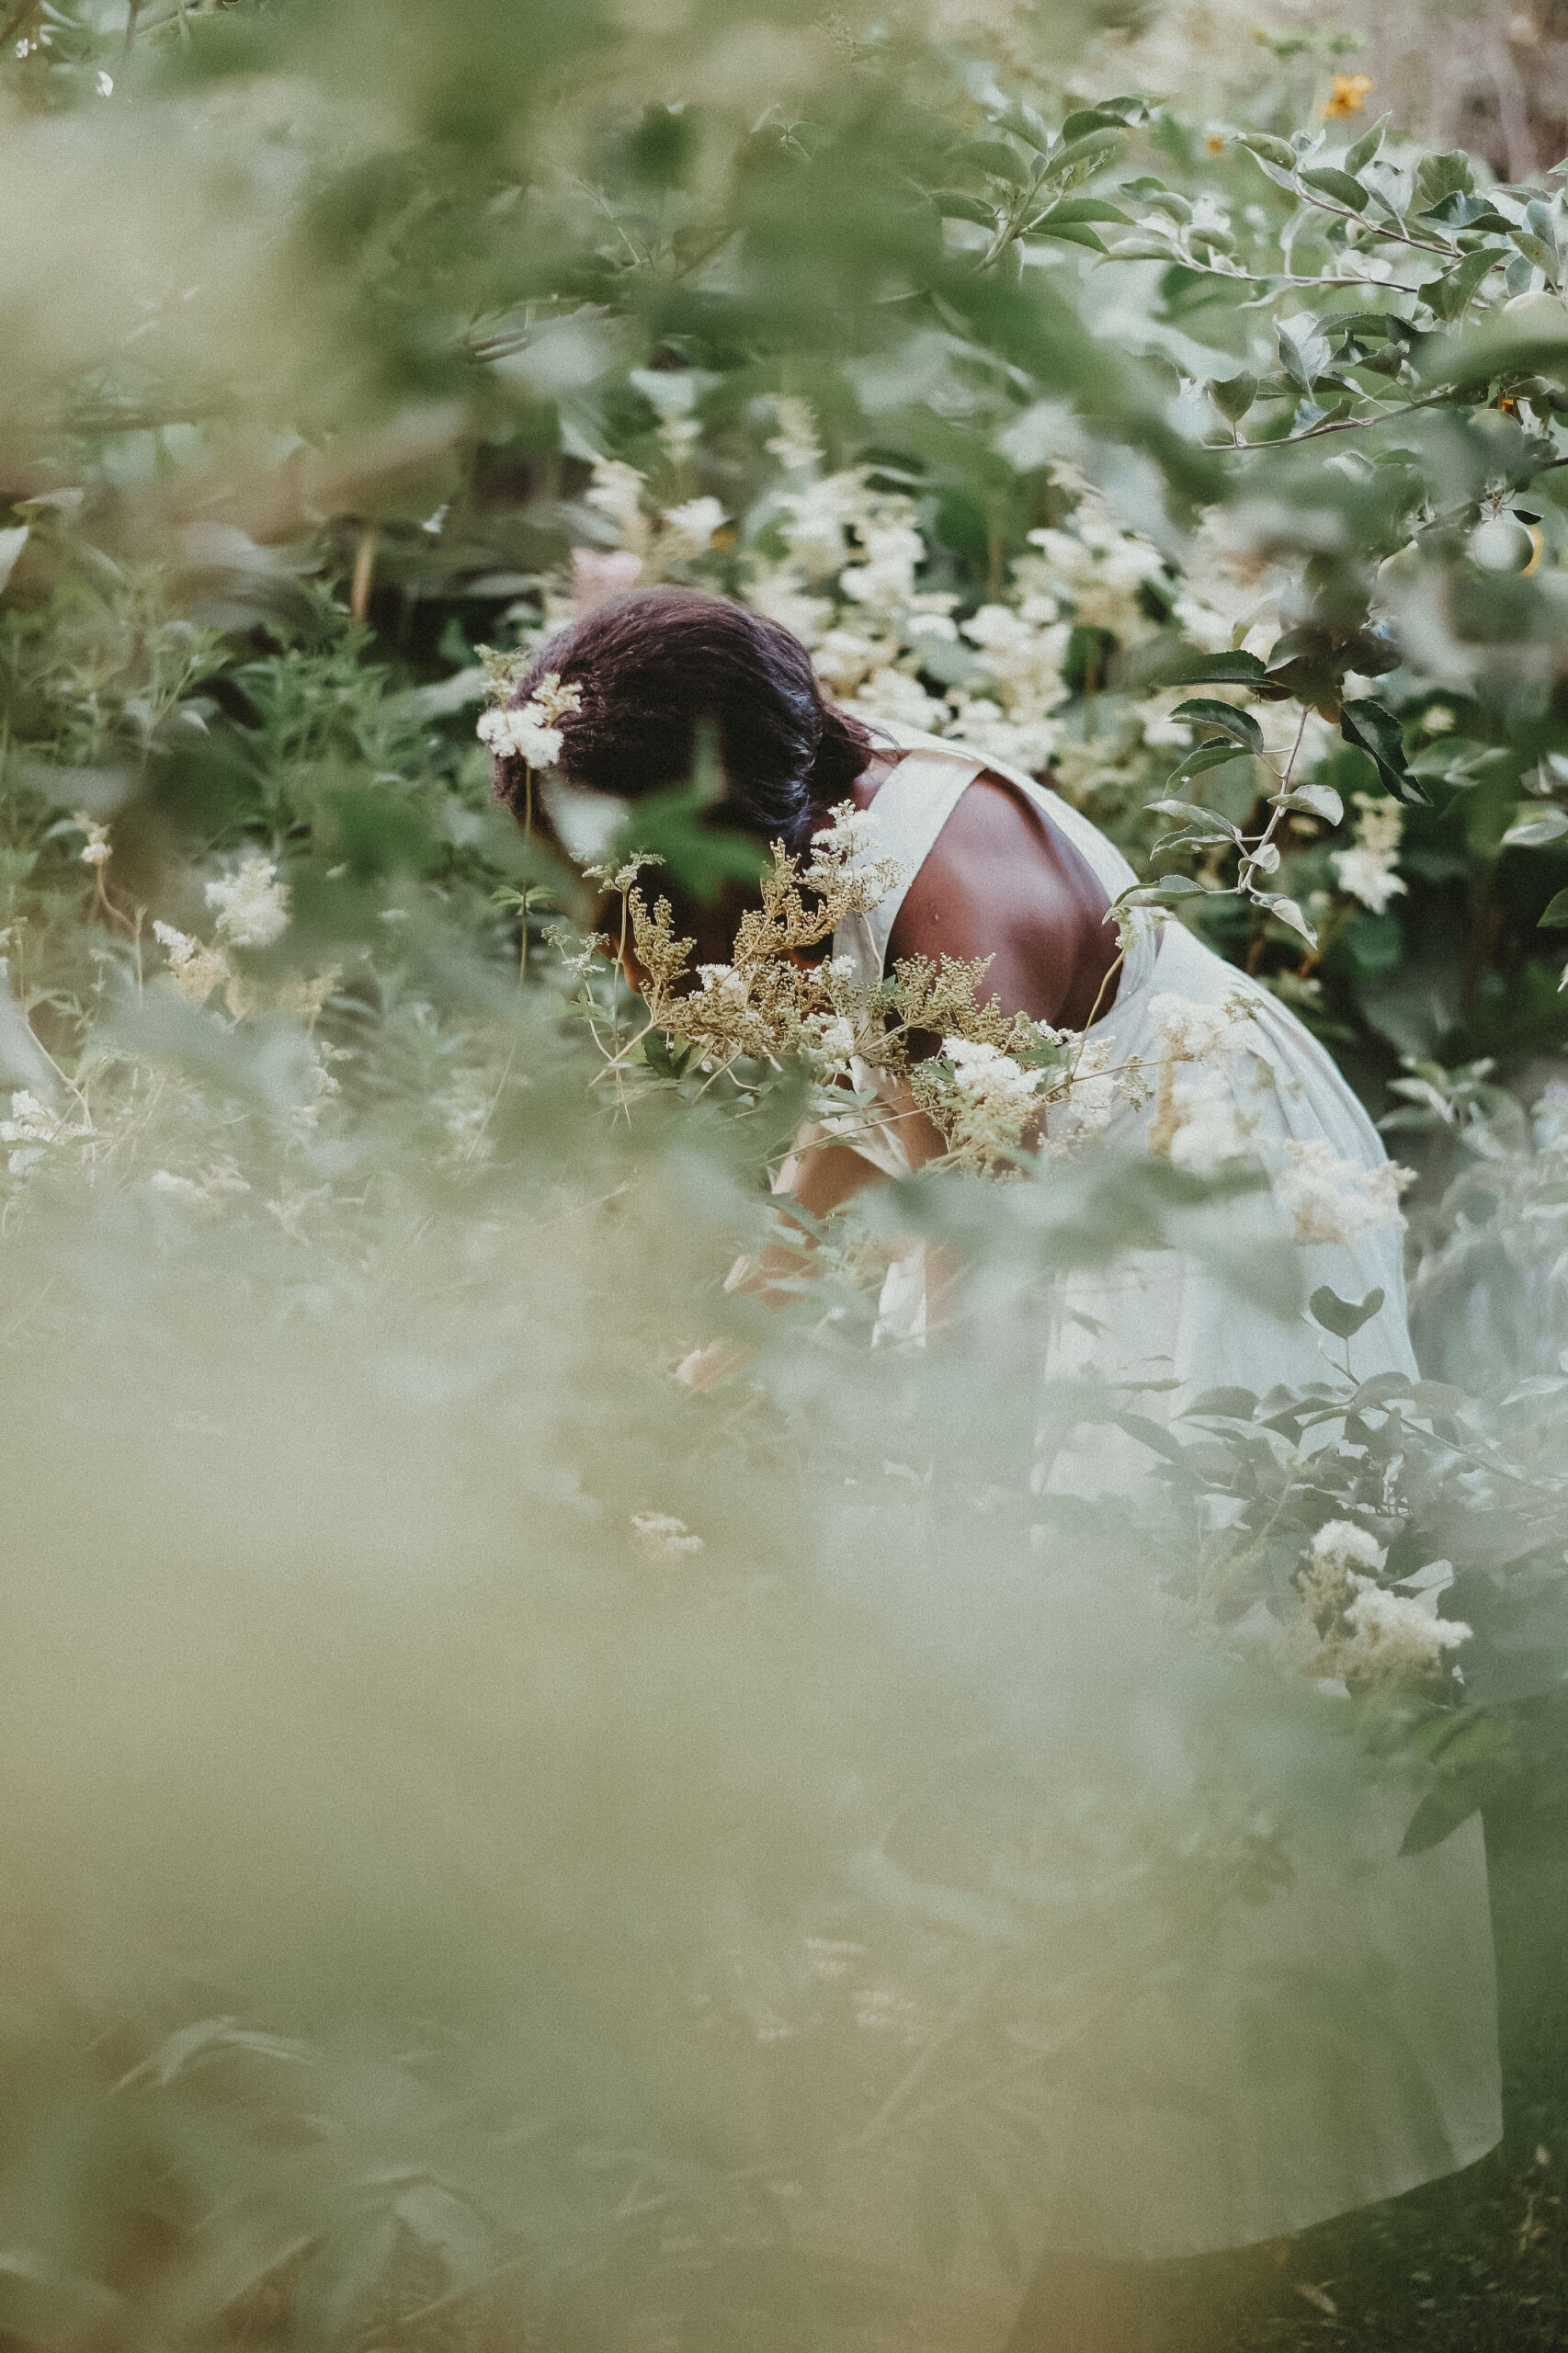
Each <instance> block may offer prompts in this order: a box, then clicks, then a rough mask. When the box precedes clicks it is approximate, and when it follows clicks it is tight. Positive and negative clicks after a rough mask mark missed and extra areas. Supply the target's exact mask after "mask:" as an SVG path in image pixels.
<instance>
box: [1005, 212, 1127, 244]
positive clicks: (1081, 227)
mask: <svg viewBox="0 0 1568 2353" xmlns="http://www.w3.org/2000/svg"><path fill="white" fill-rule="evenodd" d="M1028 234H1029V235H1030V236H1033V237H1060V238H1061V240H1062V244H1066V245H1086V246H1087V247H1088V249H1089V251H1090V252H1091V253H1096V254H1104V253H1108V252H1109V251H1110V247H1109V246H1108V244H1106V241H1105V239H1104V238H1103V237H1102V236H1101V235H1100V233H1099V231H1098V230H1097V229H1091V228H1090V227H1089V224H1088V222H1086V221H1059V220H1058V218H1057V216H1056V215H1055V214H1054V213H1051V212H1048V213H1046V214H1044V215H1043V216H1042V217H1041V219H1040V220H1039V221H1031V222H1029V224H1028ZM1117 251H1118V252H1120V251H1121V248H1120V246H1118V247H1117Z"/></svg>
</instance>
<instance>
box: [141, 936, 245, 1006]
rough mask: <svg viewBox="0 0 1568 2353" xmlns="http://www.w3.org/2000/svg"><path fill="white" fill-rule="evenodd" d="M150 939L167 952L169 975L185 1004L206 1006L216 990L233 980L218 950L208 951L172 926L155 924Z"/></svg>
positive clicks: (199, 941)
mask: <svg viewBox="0 0 1568 2353" xmlns="http://www.w3.org/2000/svg"><path fill="white" fill-rule="evenodd" d="M153 938H154V939H155V940H156V941H157V943H158V945H159V947H160V948H165V949H167V950H168V958H169V972H170V975H171V977H172V979H173V981H174V984H175V986H176V989H178V991H179V993H180V995H181V996H183V997H184V998H185V1000H186V1002H187V1004H188V1005H205V1004H206V1002H207V1000H208V998H209V997H210V995H211V994H212V992H213V990H214V989H215V988H221V987H222V985H223V983H225V982H228V981H232V980H233V967H232V966H231V964H230V962H229V960H228V958H227V957H226V956H225V955H224V953H223V951H222V949H221V948H209V947H208V946H207V944H206V942H205V941H204V940H200V939H193V938H191V936H190V934H189V933H188V932H187V931H176V929H175V926H174V925H173V924H172V923H154V924H153Z"/></svg>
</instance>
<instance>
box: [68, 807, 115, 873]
mask: <svg viewBox="0 0 1568 2353" xmlns="http://www.w3.org/2000/svg"><path fill="white" fill-rule="evenodd" d="M71 822H72V824H74V825H80V827H81V828H82V831H83V832H84V833H85V835H86V836H87V839H86V845H85V848H84V849H83V851H82V853H81V856H82V863H83V865H84V866H107V865H108V862H109V859H110V858H112V857H113V856H114V851H113V850H112V848H111V847H109V838H108V826H107V825H100V824H97V823H96V822H95V820H94V819H93V818H91V817H89V816H88V815H87V813H86V812H85V810H84V809H78V810H77V811H76V813H75V814H74V816H73V818H72V820H71Z"/></svg>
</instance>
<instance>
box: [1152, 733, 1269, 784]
mask: <svg viewBox="0 0 1568 2353" xmlns="http://www.w3.org/2000/svg"><path fill="white" fill-rule="evenodd" d="M1255 758H1256V753H1253V752H1249V751H1247V750H1245V749H1244V747H1243V746H1242V745H1239V744H1236V743H1233V742H1232V741H1231V739H1230V738H1229V737H1227V738H1226V740H1225V741H1224V742H1223V743H1222V744H1215V743H1208V744H1199V745H1197V746H1196V748H1195V749H1194V750H1192V751H1190V752H1188V754H1187V757H1186V759H1185V760H1182V761H1181V762H1180V763H1179V764H1178V765H1177V766H1176V767H1174V768H1173V769H1172V770H1171V773H1170V776H1169V778H1168V779H1167V782H1169V783H1171V784H1190V783H1191V782H1192V779H1193V778H1194V777H1196V776H1204V775H1206V774H1207V773H1208V771H1209V770H1210V768H1222V767H1229V766H1230V765H1231V763H1232V761H1233V760H1250V759H1255Z"/></svg>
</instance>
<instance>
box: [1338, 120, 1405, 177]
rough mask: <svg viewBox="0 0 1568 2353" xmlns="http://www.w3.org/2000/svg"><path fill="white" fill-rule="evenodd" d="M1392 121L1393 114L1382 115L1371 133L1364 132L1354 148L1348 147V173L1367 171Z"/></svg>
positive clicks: (1346, 154) (1346, 162)
mask: <svg viewBox="0 0 1568 2353" xmlns="http://www.w3.org/2000/svg"><path fill="white" fill-rule="evenodd" d="M1392 120H1393V117H1392V114H1383V115H1380V116H1379V117H1378V119H1377V120H1376V122H1374V123H1373V125H1372V127H1371V129H1370V130H1369V131H1363V132H1362V133H1361V136H1360V138H1359V139H1358V141H1357V142H1356V144H1355V145H1354V147H1347V148H1346V151H1345V168H1346V171H1347V172H1359V171H1364V170H1365V168H1366V166H1367V165H1369V163H1370V162H1371V160H1372V158H1373V156H1374V155H1375V154H1376V153H1377V152H1378V150H1379V148H1380V147H1381V145H1382V143H1383V134H1384V132H1385V131H1387V130H1388V127H1389V125H1390V123H1391V122H1392Z"/></svg>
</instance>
